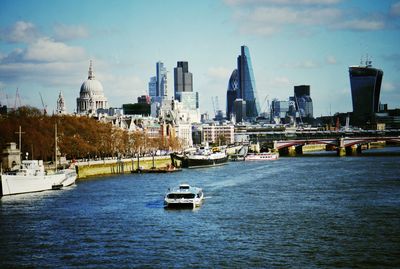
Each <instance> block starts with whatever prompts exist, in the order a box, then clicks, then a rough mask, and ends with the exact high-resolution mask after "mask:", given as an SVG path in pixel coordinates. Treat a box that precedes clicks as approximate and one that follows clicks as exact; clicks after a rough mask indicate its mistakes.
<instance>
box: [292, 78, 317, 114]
mask: <svg viewBox="0 0 400 269" xmlns="http://www.w3.org/2000/svg"><path fill="white" fill-rule="evenodd" d="M294 102H295V106H296V110H297V111H298V112H299V116H300V117H301V118H304V119H305V120H306V121H307V119H312V118H313V102H312V99H311V96H310V85H299V86H294Z"/></svg>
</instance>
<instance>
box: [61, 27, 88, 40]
mask: <svg viewBox="0 0 400 269" xmlns="http://www.w3.org/2000/svg"><path fill="white" fill-rule="evenodd" d="M54 35H55V39H56V40H71V39H77V38H86V37H88V36H89V32H88V30H87V29H86V28H85V27H84V26H82V25H65V24H56V25H55V26H54Z"/></svg>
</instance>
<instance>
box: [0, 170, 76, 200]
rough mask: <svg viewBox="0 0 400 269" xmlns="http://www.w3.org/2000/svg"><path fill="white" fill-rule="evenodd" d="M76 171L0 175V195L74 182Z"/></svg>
mask: <svg viewBox="0 0 400 269" xmlns="http://www.w3.org/2000/svg"><path fill="white" fill-rule="evenodd" d="M75 180H76V173H75V171H74V170H72V169H66V170H62V171H59V172H58V173H56V174H53V175H37V176H36V175H29V176H26V175H6V174H3V175H1V185H0V187H1V192H0V194H1V195H3V196H4V195H13V194H20V193H29V192H38V191H46V190H52V189H54V187H55V186H58V188H60V187H66V186H70V185H72V184H74V183H75Z"/></svg>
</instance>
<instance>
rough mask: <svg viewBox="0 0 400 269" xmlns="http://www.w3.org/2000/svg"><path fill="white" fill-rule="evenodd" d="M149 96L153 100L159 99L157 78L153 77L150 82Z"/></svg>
mask: <svg viewBox="0 0 400 269" xmlns="http://www.w3.org/2000/svg"><path fill="white" fill-rule="evenodd" d="M149 96H150V97H151V98H155V97H157V77H151V78H150V81H149Z"/></svg>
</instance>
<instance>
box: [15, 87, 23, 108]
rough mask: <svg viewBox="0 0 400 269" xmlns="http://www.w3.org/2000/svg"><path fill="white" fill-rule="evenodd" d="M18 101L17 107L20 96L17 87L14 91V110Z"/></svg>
mask: <svg viewBox="0 0 400 269" xmlns="http://www.w3.org/2000/svg"><path fill="white" fill-rule="evenodd" d="M18 103H19V106H18V107H21V106H22V104H21V97H20V96H19V92H18V88H17V91H16V92H15V102H14V110H17V104H18Z"/></svg>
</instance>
